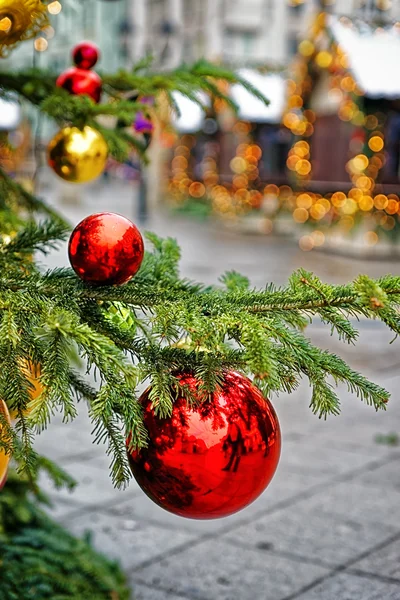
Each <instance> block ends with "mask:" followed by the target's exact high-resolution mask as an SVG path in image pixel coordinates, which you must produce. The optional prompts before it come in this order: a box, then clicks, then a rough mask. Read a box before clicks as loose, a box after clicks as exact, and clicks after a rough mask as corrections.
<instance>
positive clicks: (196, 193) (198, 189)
mask: <svg viewBox="0 0 400 600" xmlns="http://www.w3.org/2000/svg"><path fill="white" fill-rule="evenodd" d="M205 193H206V188H205V186H204V184H202V183H201V182H199V181H194V182H193V183H192V184H191V185H190V187H189V194H190V195H191V196H192V197H193V198H202V197H203V196H204V194H205Z"/></svg>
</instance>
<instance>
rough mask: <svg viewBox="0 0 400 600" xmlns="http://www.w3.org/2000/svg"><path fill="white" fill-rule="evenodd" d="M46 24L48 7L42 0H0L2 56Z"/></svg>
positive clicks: (31, 36)
mask: <svg viewBox="0 0 400 600" xmlns="http://www.w3.org/2000/svg"><path fill="white" fill-rule="evenodd" d="M46 25H48V20H47V9H46V6H45V5H44V4H43V2H42V1H41V0H0V56H6V55H7V54H8V52H9V51H10V49H11V48H12V47H13V46H15V45H16V44H18V42H21V41H23V40H29V39H31V38H33V37H35V36H36V34H37V33H39V31H40V30H41V29H43V27H45V26H46Z"/></svg>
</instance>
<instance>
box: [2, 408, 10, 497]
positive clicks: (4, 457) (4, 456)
mask: <svg viewBox="0 0 400 600" xmlns="http://www.w3.org/2000/svg"><path fill="white" fill-rule="evenodd" d="M0 413H1V414H2V415H4V416H5V418H6V419H7V421H8V422H9V423H10V415H9V414H8V409H7V405H6V403H5V402H4V401H3V400H0ZM2 429H3V428H2V425H1V423H0V439H1V438H2V433H3V432H2ZM9 462H10V455H9V454H6V453H5V452H4V450H2V449H0V490H1V488H2V487H3V485H4V484H5V481H6V477H7V469H8V463H9Z"/></svg>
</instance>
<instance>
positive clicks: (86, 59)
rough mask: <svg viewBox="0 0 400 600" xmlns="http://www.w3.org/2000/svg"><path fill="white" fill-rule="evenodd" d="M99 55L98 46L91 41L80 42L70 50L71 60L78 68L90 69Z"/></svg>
mask: <svg viewBox="0 0 400 600" xmlns="http://www.w3.org/2000/svg"><path fill="white" fill-rule="evenodd" d="M99 57H100V50H99V47H98V46H96V44H94V43H93V42H81V43H80V44H77V45H76V46H75V47H74V48H73V50H72V60H73V61H74V63H75V64H76V66H77V67H79V69H92V68H93V67H94V66H95V64H96V63H97V61H98V60H99Z"/></svg>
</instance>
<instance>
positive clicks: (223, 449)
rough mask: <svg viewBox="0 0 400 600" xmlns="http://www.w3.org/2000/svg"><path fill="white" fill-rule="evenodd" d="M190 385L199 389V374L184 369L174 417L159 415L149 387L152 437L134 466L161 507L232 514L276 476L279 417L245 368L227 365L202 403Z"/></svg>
mask: <svg viewBox="0 0 400 600" xmlns="http://www.w3.org/2000/svg"><path fill="white" fill-rule="evenodd" d="M184 386H185V387H188V388H190V390H191V394H192V395H193V394H194V396H196V395H197V394H198V386H199V382H198V381H197V380H196V379H195V378H194V377H193V376H191V375H181V376H180V377H179V385H177V390H176V396H177V400H176V402H175V404H174V408H173V413H172V416H171V417H170V418H168V419H160V418H158V417H157V416H156V414H155V412H154V410H153V408H152V405H151V401H150V390H151V388H149V389H148V390H147V391H146V392H145V393H144V394H143V395H142V397H141V398H140V403H141V404H142V406H143V408H144V422H145V425H146V427H147V429H148V432H149V438H150V442H149V446H148V447H147V448H144V449H140V450H134V451H132V452H131V453H130V454H129V462H130V466H131V469H132V472H133V475H134V476H135V478H136V480H137V482H138V483H139V485H140V486H141V488H142V489H143V491H144V492H145V493H146V494H147V495H148V496H149V497H150V498H151V499H152V500H153V501H154V502H155V503H156V504H158V505H159V506H161V507H162V508H164V509H166V510H168V511H170V512H172V513H174V514H176V515H180V516H182V517H187V518H192V519H216V518H219V517H226V516H228V515H231V514H233V513H235V512H237V511H239V510H241V509H243V508H244V507H246V506H247V505H248V504H250V503H251V502H253V501H254V500H255V499H256V498H258V496H259V495H260V494H262V492H263V491H264V490H265V489H266V487H267V486H268V484H269V483H270V481H271V479H272V477H273V475H274V473H275V470H276V468H277V465H278V462H279V456H280V449H281V434H280V428H279V422H278V419H277V416H276V414H275V411H274V409H273V406H272V405H271V403H270V402H269V400H267V399H266V398H264V397H263V395H262V394H261V392H260V391H259V389H258V388H256V387H255V386H254V385H253V383H252V382H251V381H250V380H249V379H248V378H247V377H245V376H244V375H241V374H240V373H235V372H229V373H227V374H226V375H225V377H224V382H223V385H222V387H221V389H219V390H218V391H216V392H215V393H214V394H213V396H212V399H211V401H206V402H203V403H201V402H199V404H197V405H194V404H193V403H191V404H190V405H189V404H188V402H187V400H186V399H185V397H184V391H183V389H184ZM128 443H129V440H128Z"/></svg>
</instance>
